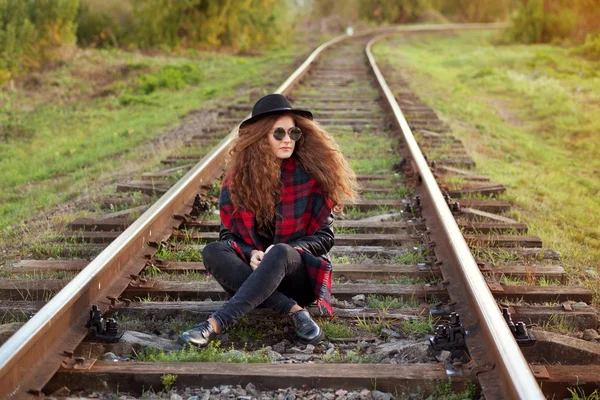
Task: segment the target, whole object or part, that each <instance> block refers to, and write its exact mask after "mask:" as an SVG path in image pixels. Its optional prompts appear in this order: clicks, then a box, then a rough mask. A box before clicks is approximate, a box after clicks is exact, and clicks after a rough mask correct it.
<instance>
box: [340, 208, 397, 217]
mask: <svg viewBox="0 0 600 400" xmlns="http://www.w3.org/2000/svg"><path fill="white" fill-rule="evenodd" d="M392 212H399V210H396V209H393V208H391V207H388V206H381V205H380V206H377V208H374V209H372V210H369V211H361V210H360V208H358V207H354V206H348V207H344V214H345V215H346V217H348V218H349V219H361V218H368V217H373V216H375V215H383V214H390V213H392Z"/></svg>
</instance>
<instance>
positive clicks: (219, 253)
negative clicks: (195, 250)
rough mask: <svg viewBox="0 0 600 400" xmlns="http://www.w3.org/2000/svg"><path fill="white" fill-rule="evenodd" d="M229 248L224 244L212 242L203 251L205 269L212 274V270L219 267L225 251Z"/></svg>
mask: <svg viewBox="0 0 600 400" xmlns="http://www.w3.org/2000/svg"><path fill="white" fill-rule="evenodd" d="M228 247H229V246H228V245H227V244H226V243H223V242H212V243H209V244H207V245H206V246H204V249H202V262H203V263H204V267H205V268H206V269H207V270H208V271H209V272H210V269H211V268H213V267H215V266H216V265H218V263H219V260H222V259H223V251H226V250H227V248H228Z"/></svg>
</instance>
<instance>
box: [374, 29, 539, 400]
mask: <svg viewBox="0 0 600 400" xmlns="http://www.w3.org/2000/svg"><path fill="white" fill-rule="evenodd" d="M390 35H391V34H390V33H387V34H383V35H379V36H377V37H375V38H373V39H371V41H369V43H368V44H367V47H366V49H365V52H366V55H367V58H368V60H369V63H370V64H371V67H372V69H373V72H374V74H375V77H376V79H377V82H378V84H379V87H380V90H381V92H382V93H383V95H384V98H385V100H386V102H387V105H388V106H389V108H390V109H391V111H392V114H393V116H394V119H395V121H394V122H395V123H396V125H397V126H398V128H400V131H401V132H402V135H403V140H404V142H405V144H406V147H407V148H408V151H409V153H410V157H411V158H412V162H413V165H415V166H416V169H417V173H418V176H419V178H420V179H419V184H418V190H419V191H421V192H422V193H424V194H425V195H426V197H427V200H425V201H423V200H422V203H425V204H426V207H428V208H429V209H430V211H433V214H434V219H435V222H434V223H435V224H436V227H435V229H438V230H440V231H441V233H443V238H444V239H443V240H445V241H446V243H445V245H446V247H445V249H449V250H450V251H451V252H452V254H451V256H450V259H451V260H452V263H451V265H450V266H451V267H452V268H453V269H454V270H455V271H457V272H458V276H459V279H460V282H452V283H454V285H457V284H461V285H462V287H463V291H464V292H465V293H467V296H466V297H467V298H465V299H461V300H462V301H468V302H470V304H471V309H472V310H473V312H474V314H475V316H476V318H477V319H476V321H475V325H474V327H473V329H471V330H470V331H467V345H468V346H469V342H470V341H471V340H472V339H473V338H476V337H477V336H479V335H481V336H483V340H484V341H485V345H486V346H487V349H486V350H487V355H488V360H485V361H484V360H481V359H475V362H476V363H477V364H476V365H478V366H479V367H480V370H481V371H482V372H481V373H480V374H479V375H478V377H479V378H482V377H483V376H485V375H488V374H489V376H488V379H490V378H491V379H494V380H496V379H497V381H496V382H494V383H495V384H489V385H488V386H487V387H486V385H485V384H482V388H483V390H484V394H486V398H488V399H492V398H493V399H526V400H533V399H544V398H545V397H544V395H543V394H542V392H541V390H540V387H539V386H538V384H537V382H536V380H535V378H534V376H533V373H532V371H531V369H530V367H529V365H528V364H527V361H526V360H525V358H524V357H523V354H522V352H521V350H520V349H519V346H518V345H517V343H516V341H515V340H514V338H513V335H512V333H511V331H510V329H509V328H508V326H507V324H506V322H505V321H504V319H503V317H502V315H501V313H500V310H499V308H498V305H497V303H496V301H495V300H494V297H493V296H492V294H491V292H490V290H489V287H488V285H487V283H486V282H485V279H484V278H483V276H482V274H481V272H480V270H479V267H478V266H477V264H476V262H475V259H474V258H473V256H472V254H471V251H470V249H469V246H468V245H467V243H466V242H465V240H464V238H463V235H462V233H461V231H460V228H459V227H458V225H457V223H456V221H455V219H454V216H453V215H452V212H451V211H450V209H449V208H448V205H447V204H446V201H445V199H444V197H443V195H442V192H441V190H440V188H439V186H438V184H437V182H436V180H435V177H434V176H433V173H432V172H431V170H430V169H429V165H428V164H427V161H426V160H425V157H423V154H422V153H421V150H420V148H419V145H418V144H417V141H416V140H415V137H414V136H413V134H412V131H411V129H410V126H409V125H408V122H407V121H406V118H405V117H404V115H403V113H402V110H401V109H400V106H399V105H398V103H397V102H396V99H395V97H394V94H393V92H392V91H391V90H390V88H389V87H388V85H387V83H386V81H385V78H384V77H383V75H382V73H381V71H380V70H379V67H378V66H377V63H376V61H375V58H374V57H373V54H372V52H371V48H372V46H373V44H374V43H376V42H378V41H380V40H382V39H384V38H386V37H388V36H390ZM431 223H432V221H431V220H428V226H429V225H430V224H431ZM437 247H438V243H437V241H436V248H437ZM445 278H446V277H445ZM482 367H483V368H482ZM490 370H491V372H486V371H490ZM480 382H481V380H480ZM492 386H493V389H492V390H487V391H486V389H488V388H491V387H492Z"/></svg>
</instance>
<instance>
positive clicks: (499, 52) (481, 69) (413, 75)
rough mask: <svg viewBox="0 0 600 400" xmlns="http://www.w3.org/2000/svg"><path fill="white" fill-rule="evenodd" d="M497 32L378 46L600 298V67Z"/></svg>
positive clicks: (387, 63) (577, 280) (521, 217)
mask: <svg viewBox="0 0 600 400" xmlns="http://www.w3.org/2000/svg"><path fill="white" fill-rule="evenodd" d="M495 34H496V33H493V32H490V33H485V32H477V33H464V34H463V33H460V34H456V35H451V36H449V35H447V36H443V35H419V36H413V37H411V38H402V39H394V40H391V41H387V42H384V43H380V44H378V45H377V46H376V47H375V49H374V50H375V54H376V57H377V59H378V60H379V61H380V62H382V64H383V65H384V69H387V72H386V73H387V74H388V78H389V79H391V77H392V76H393V75H394V74H400V73H401V74H403V75H404V77H405V78H406V79H407V80H408V81H410V82H411V87H412V89H413V90H414V91H415V92H416V93H417V95H419V96H420V97H421V98H422V99H423V100H424V101H425V102H427V103H428V104H429V105H430V106H431V107H433V108H434V110H435V111H436V112H437V113H438V114H439V115H440V118H442V119H443V120H444V121H445V122H447V123H449V125H450V126H451V127H452V130H453V133H454V135H455V136H456V137H457V138H458V139H461V140H462V142H463V143H464V144H465V146H466V149H467V152H468V153H469V155H470V156H471V157H472V158H473V159H474V160H475V162H476V163H477V165H478V171H477V172H478V173H479V174H483V175H488V176H490V177H491V178H492V180H493V181H495V182H499V183H502V184H504V185H506V186H507V187H509V188H510V196H511V197H512V200H513V203H514V204H515V205H516V207H515V208H514V209H513V211H512V213H511V216H512V217H513V218H515V219H516V220H518V221H520V222H526V223H527V224H528V226H529V228H530V232H532V233H533V234H536V235H539V236H540V237H541V238H542V239H543V241H544V244H545V246H548V247H550V248H552V249H554V250H557V251H559V252H560V253H561V258H562V260H563V262H565V264H566V268H567V271H568V272H570V278H571V282H570V284H575V285H581V286H585V287H588V288H590V290H593V291H595V293H596V297H595V303H596V304H598V303H599V302H600V290H599V289H598V288H600V279H599V278H598V277H594V276H593V275H592V274H587V273H585V270H588V269H590V268H595V269H596V270H597V267H594V266H597V265H600V228H599V226H600V202H599V201H598V198H599V196H598V194H599V193H600V179H598V177H599V176H600V142H599V141H598V140H597V139H598V137H597V135H596V134H595V133H597V132H599V131H600V94H599V93H598V91H597V90H596V89H597V88H598V87H599V86H600V64H599V63H598V62H597V61H592V60H587V59H584V58H582V57H579V56H576V55H573V54H572V53H571V51H570V50H569V49H566V48H562V47H558V46H552V45H520V44H514V45H504V46H495V45H494V40H495ZM392 66H393V67H392ZM574 199H577V200H576V201H574ZM493 261H497V262H503V261H504V260H503V259H502V258H500V259H499V258H497V257H493Z"/></svg>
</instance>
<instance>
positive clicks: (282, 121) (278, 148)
mask: <svg viewBox="0 0 600 400" xmlns="http://www.w3.org/2000/svg"><path fill="white" fill-rule="evenodd" d="M294 126H296V124H295V123H294V119H293V118H292V117H290V116H289V115H284V116H282V117H280V118H279V119H278V120H277V121H275V123H274V124H273V126H272V127H271V130H270V131H269V133H268V134H267V140H268V141H269V145H270V146H271V151H272V152H273V154H274V155H275V157H277V158H279V159H280V160H284V159H286V158H290V156H291V155H292V153H293V152H294V147H295V146H296V142H294V141H293V140H292V139H291V138H290V135H289V133H286V134H285V136H284V137H283V139H281V140H277V139H275V136H273V131H274V130H275V128H283V129H285V131H286V132H288V131H289V130H290V128H293V127H294Z"/></svg>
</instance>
